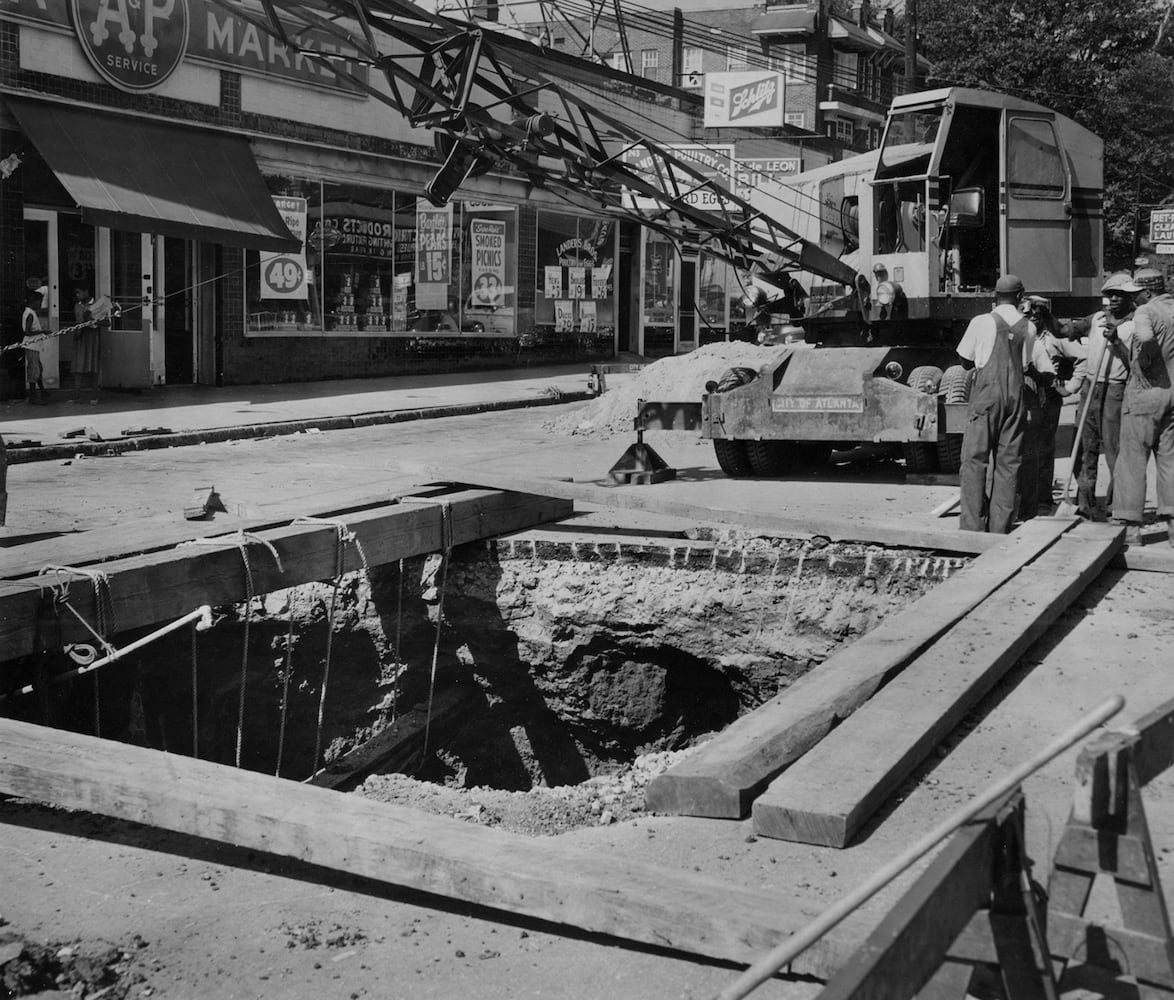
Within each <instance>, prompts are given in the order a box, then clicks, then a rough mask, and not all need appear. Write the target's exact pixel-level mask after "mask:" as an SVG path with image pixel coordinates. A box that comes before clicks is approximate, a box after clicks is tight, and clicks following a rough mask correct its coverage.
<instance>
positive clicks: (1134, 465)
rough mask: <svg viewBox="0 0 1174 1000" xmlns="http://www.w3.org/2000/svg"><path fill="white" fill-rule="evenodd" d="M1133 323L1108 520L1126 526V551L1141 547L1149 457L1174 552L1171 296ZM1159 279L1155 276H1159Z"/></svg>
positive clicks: (1150, 283)
mask: <svg viewBox="0 0 1174 1000" xmlns="http://www.w3.org/2000/svg"><path fill="white" fill-rule="evenodd" d="M1146 279H1147V280H1146V285H1145V287H1146V289H1147V291H1150V292H1151V294H1152V295H1153V297H1152V298H1150V299H1149V300H1148V301H1147V302H1145V303H1144V304H1143V305H1141V306H1139V307H1138V309H1137V311H1136V312H1135V313H1134V317H1133V324H1134V329H1133V350H1132V352H1131V364H1130V371H1129V380H1128V382H1126V384H1125V399H1124V402H1123V404H1122V407H1121V444H1120V451H1119V453H1118V455H1117V466H1116V468H1115V470H1114V478H1115V480H1116V484H1117V485H1116V490H1115V492H1114V497H1113V520H1114V521H1116V522H1118V523H1120V524H1124V525H1125V542H1126V544H1127V545H1140V544H1141V525H1142V521H1143V519H1144V514H1145V497H1146V470H1147V467H1148V465H1149V459H1150V455H1151V454H1152V455H1153V456H1154V463H1155V465H1156V466H1157V472H1158V475H1157V491H1158V497H1157V499H1158V517H1160V518H1162V519H1163V520H1165V522H1166V528H1167V537H1168V539H1169V541H1170V544H1171V545H1172V546H1174V388H1172V386H1174V296H1172V295H1170V294H1169V293H1168V292H1166V291H1165V290H1164V281H1163V282H1162V286H1161V287H1162V291H1160V292H1159V291H1158V287H1159V286H1158V279H1154V278H1152V277H1151V276H1148V275H1147V276H1146ZM1159 279H1160V275H1159Z"/></svg>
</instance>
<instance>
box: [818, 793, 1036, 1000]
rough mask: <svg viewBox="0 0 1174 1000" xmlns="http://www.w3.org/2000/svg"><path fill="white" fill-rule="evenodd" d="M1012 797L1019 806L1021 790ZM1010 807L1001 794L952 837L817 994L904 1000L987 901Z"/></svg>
mask: <svg viewBox="0 0 1174 1000" xmlns="http://www.w3.org/2000/svg"><path fill="white" fill-rule="evenodd" d="M1015 799H1016V808H1019V809H1021V808H1022V797H1021V796H1015ZM1008 811H1009V807H1008V802H1007V801H1006V800H1004V801H1003V802H1000V803H996V804H995V805H992V806H990V807H989V808H988V809H986V810H985V811H984V812H983V813H982V814H981V815H979V816H977V817H975V819H974V821H973V822H972V823H970V824H968V825H967V826H965V827H963V829H961V830H959V831H958V832H957V833H956V834H954V836H953V837H952V838H950V841H949V842H948V843H947V844H946V846H945V848H944V849H943V850H942V851H941V853H940V854H938V856H937V857H936V858H934V860H933V862H932V863H931V864H930V866H929V867H928V868H927V869H926V870H925V871H924V872H922V874H921V875H920V876H919V877H918V879H917V881H916V882H914V883H913V885H912V886H910V888H909V890H908V891H907V892H906V893H905V895H904V896H902V897H901V899H900V900H898V901H897V904H896V905H895V906H894V907H893V908H892V909H891V910H890V911H889V913H888V915H887V916H886V917H885V918H884V920H882V921H881V922H880V924H878V925H877V927H876V930H874V931H873V932H872V933H871V934H870V935H869V936H868V939H867V940H866V941H865V942H864V944H863V945H861V946H860V948H859V950H858V951H857V952H856V954H855V955H854V956H853V957H852V959H851V960H850V961H849V962H847V963H846V964H845V965H844V967H843V968H842V969H841V970H840V971H839V972H838V973H836V975H835V976H834V977H833V978H832V979H831V981H830V982H829V983H828V984H827V986H825V987H824V989H823V991H822V992H821V993H820V995H819V997H820V1000H904V998H907V997H911V996H912V995H913V994H914V993H916V992H917V991H918V990H919V989H921V987H922V986H924V985H925V984H927V983H928V982H929V981H930V980H931V979H932V978H933V975H934V973H935V972H936V971H937V969H938V967H939V966H940V965H941V964H942V962H943V959H944V958H945V955H946V953H947V951H948V949H949V948H950V945H951V944H953V942H954V940H955V939H956V938H957V937H958V935H959V934H961V933H962V931H963V930H964V929H965V928H966V926H967V924H969V923H970V920H971V917H972V916H973V915H974V913H975V911H977V910H979V909H980V908H982V907H984V906H986V905H987V904H988V903H989V901H990V896H991V874H992V872H991V861H992V859H993V857H994V850H995V844H996V836H997V833H998V826H997V823H998V821H999V818H1000V815H1001V814H1006V813H1007V812H1008ZM1004 818H1005V817H1004ZM989 958H990V959H991V960H993V959H994V952H993V950H992V952H991V954H990V956H989Z"/></svg>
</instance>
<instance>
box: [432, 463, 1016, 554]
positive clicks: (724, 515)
mask: <svg viewBox="0 0 1174 1000" xmlns="http://www.w3.org/2000/svg"><path fill="white" fill-rule="evenodd" d="M427 472H428V475H429V476H433V477H435V478H437V479H446V480H449V481H451V482H456V483H465V484H467V485H476V486H485V487H494V488H496V489H515V490H523V491H525V492H527V493H533V494H535V495H538V496H549V497H559V498H561V499H563V500H572V501H575V502H577V503H588V504H594V505H596V506H599V507H606V508H609V509H613V510H638V511H643V512H644V513H649V514H661V515H664V516H665V517H679V518H684V519H687V520H692V521H699V522H702V523H709V524H727V525H738V526H743V527H749V528H755V529H757V530H760V531H772V532H776V533H778V534H781V535H789V536H792V537H795V538H811V537H815V536H819V537H822V538H830V539H831V540H832V541H853V542H875V543H876V544H878V545H895V546H901V547H906V548H915V549H932V550H933V551H935V552H962V553H970V554H975V553H979V552H985V551H986V550H987V549H989V548H993V547H995V546H997V545H998V544H1000V542H1001V541H1002V539H1003V537H1004V536H1002V535H990V534H986V533H984V532H980V531H948V530H942V529H940V528H920V527H917V526H916V525H915V524H911V523H910V522H908V521H904V522H902V521H874V520H868V519H858V520H850V519H848V518H839V519H834V520H833V519H830V518H815V517H808V516H802V515H799V516H786V515H782V514H775V513H771V512H769V511H749V510H735V509H733V508H726V507H716V506H713V505H710V504H702V503H688V502H685V501H682V500H674V499H672V498H671V494H672V492H673V487H672V486H671V485H665V486H663V487H661V488H658V489H653V488H650V487H648V486H602V485H599V484H596V483H568V482H564V481H561V480H554V479H539V478H533V477H522V476H515V475H512V474H506V473H499V472H494V471H490V470H483V469H481V468H478V467H475V466H474V467H471V468H463V469H448V470H446V469H444V468H439V467H436V466H428V467H427ZM785 488H786V487H785V485H784V484H782V483H780V484H779V489H780V490H783V489H785Z"/></svg>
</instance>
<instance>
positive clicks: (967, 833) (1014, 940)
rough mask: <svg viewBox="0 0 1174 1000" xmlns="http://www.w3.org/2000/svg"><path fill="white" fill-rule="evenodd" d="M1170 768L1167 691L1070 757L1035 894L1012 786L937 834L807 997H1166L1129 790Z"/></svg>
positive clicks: (1154, 908)
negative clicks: (910, 880)
mask: <svg viewBox="0 0 1174 1000" xmlns="http://www.w3.org/2000/svg"><path fill="white" fill-rule="evenodd" d="M1172 765H1174V701H1171V702H1167V703H1166V704H1164V705H1162V706H1160V707H1159V708H1157V709H1155V710H1154V711H1153V712H1150V713H1149V714H1148V715H1146V716H1143V717H1142V718H1140V719H1138V720H1137V722H1136V723H1134V724H1133V725H1132V726H1130V727H1128V728H1125V729H1122V730H1109V731H1105V732H1102V733H1100V734H1098V735H1097V736H1096V737H1094V738H1093V739H1092V740H1090V741H1089V742H1088V743H1087V744H1085V746H1084V748H1083V749H1082V750H1081V752H1080V756H1079V757H1078V759H1077V764H1076V792H1075V800H1074V803H1073V807H1072V812H1071V815H1070V816H1069V818H1068V822H1067V824H1066V825H1065V827H1064V831H1063V833H1062V834H1061V837H1060V840H1059V843H1058V845H1057V848H1056V854H1055V858H1054V860H1053V865H1052V871H1051V875H1050V877H1049V880H1048V888H1047V893H1046V894H1044V893H1043V892H1042V891H1041V890H1040V887H1039V886H1038V885H1036V884H1035V883H1034V882H1033V881H1032V880H1031V878H1030V861H1029V860H1028V859H1027V856H1026V854H1025V852H1024V846H1023V845H1024V839H1023V799H1022V793H1020V792H1016V793H1014V794H1013V795H1012V796H1010V797H1008V798H1006V799H1004V800H1002V802H1000V803H996V804H995V805H994V806H992V807H990V808H988V809H987V810H985V811H984V812H983V813H980V814H979V815H978V816H977V817H976V819H975V820H974V822H973V823H971V824H970V825H968V826H967V827H965V828H964V829H962V830H961V831H960V832H959V833H957V834H956V835H955V836H954V837H953V838H952V839H951V840H950V842H949V843H948V844H947V845H946V847H945V849H944V850H943V851H942V852H941V853H940V854H939V855H938V857H937V858H936V859H935V860H934V861H933V863H932V864H931V865H930V866H929V867H928V868H927V869H926V870H925V872H924V873H923V874H922V875H921V877H920V878H919V879H918V880H917V881H916V882H915V883H914V885H913V886H912V887H911V888H910V889H909V891H908V892H907V893H906V894H905V895H904V896H903V897H902V898H901V900H900V901H899V902H898V903H897V905H896V906H895V907H894V908H893V909H892V911H890V913H889V914H888V916H886V917H885V919H884V920H883V921H882V922H881V923H880V925H879V926H878V927H877V928H876V929H875V930H874V931H873V933H872V934H871V935H870V936H869V938H868V939H867V940H866V941H865V943H864V944H863V945H861V947H860V948H859V949H858V950H857V951H856V953H855V954H854V955H853V957H852V958H851V959H850V960H849V961H848V963H847V964H845V965H844V966H843V967H842V968H841V969H840V971H839V972H838V973H837V974H836V975H835V976H834V977H833V978H832V979H831V980H830V981H829V982H828V984H827V986H826V987H825V988H824V990H823V992H822V993H821V994H820V1000H848V998H853V1000H863V998H868V1000H881V998H884V1000H909V998H912V997H917V998H918V1000H962V998H963V997H965V996H966V995H967V991H968V990H969V989H973V988H975V987H976V986H978V987H982V986H983V985H984V984H985V985H986V986H987V987H989V986H990V985H991V984H992V982H994V981H999V980H1001V984H1002V990H1003V994H1004V995H1005V996H1006V997H1007V998H1008V1000H1027V998H1035V997H1046V998H1053V997H1057V996H1060V995H1063V996H1081V997H1082V998H1086V1000H1095V998H1098V997H1103V998H1106V1000H1117V998H1126V997H1128V998H1151V997H1163V996H1166V997H1174V934H1172V933H1171V927H1170V917H1169V913H1168V912H1167V907H1166V902H1165V898H1164V896H1163V895H1162V886H1161V881H1160V879H1159V876H1158V866H1157V860H1156V856H1155V852H1154V846H1153V842H1152V840H1151V838H1150V833H1149V826H1148V824H1147V821H1146V815H1145V807H1144V805H1143V802H1142V796H1141V789H1142V788H1143V787H1144V786H1145V785H1146V784H1147V783H1148V782H1149V781H1151V780H1152V779H1153V778H1155V777H1156V776H1157V775H1159V774H1161V773H1162V772H1163V771H1164V770H1166V769H1167V768H1169V767H1170V766H1172ZM1098 878H1101V879H1103V880H1106V881H1111V883H1112V889H1113V896H1112V899H1113V901H1114V903H1115V907H1116V911H1117V912H1112V910H1113V908H1112V907H1106V906H1105V905H1104V903H1105V902H1106V899H1105V897H1107V895H1108V894H1107V893H1099V894H1098V895H1097V896H1096V897H1094V884H1095V883H1096V881H1097V879H1098ZM1106 888H1107V885H1106ZM1045 898H1046V901H1047V902H1046V910H1045V907H1044V902H1043V900H1044V899H1045ZM1045 954H1046V955H1048V956H1049V959H1048V960H1047V961H1045V960H1043V958H1042V956H1044V955H1045ZM980 992H982V993H983V995H985V994H986V992H989V990H981V989H980Z"/></svg>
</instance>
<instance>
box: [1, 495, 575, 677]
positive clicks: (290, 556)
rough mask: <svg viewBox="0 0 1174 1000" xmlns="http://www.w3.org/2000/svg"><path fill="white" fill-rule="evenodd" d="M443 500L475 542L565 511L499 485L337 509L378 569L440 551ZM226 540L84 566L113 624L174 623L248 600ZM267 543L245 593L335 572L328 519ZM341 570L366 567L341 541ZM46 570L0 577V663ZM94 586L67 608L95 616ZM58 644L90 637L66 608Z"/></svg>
mask: <svg viewBox="0 0 1174 1000" xmlns="http://www.w3.org/2000/svg"><path fill="white" fill-rule="evenodd" d="M443 504H447V505H448V508H449V511H450V515H449V516H450V519H451V537H452V543H453V544H454V545H463V544H466V543H468V542H475V541H481V540H484V539H487V538H493V537H495V536H497V535H500V534H505V533H507V532H511V531H518V530H520V529H522V528H528V527H532V526H534V525H537V524H544V523H546V522H548V521H557V520H559V519H561V518H564V517H568V516H569V515H570V513H571V504H570V503H568V502H567V501H565V500H558V499H551V498H549V497H538V496H529V495H527V494H523V493H513V492H506V491H502V490H494V489H490V490H484V489H456V490H452V491H445V490H441V489H425V490H421V491H419V492H418V493H415V494H412V495H410V496H408V497H404V498H402V501H401V502H400V503H395V504H387V505H384V506H380V507H375V508H372V509H369V510H362V511H357V512H354V513H348V514H342V515H337V516H336V517H335V518H333V519H332V520H337V521H340V522H342V523H344V524H345V525H346V527H347V528H348V529H349V530H350V531H352V532H354V534H355V536H356V538H357V539H358V542H359V545H361V547H362V553H363V556H365V557H366V559H367V562H368V564H369V565H372V566H378V565H382V564H385V563H389V562H395V561H396V560H399V559H406V558H410V557H412V556H420V555H426V554H427V553H430V552H439V551H441V550H442V549H443V547H444V532H443V531H442V523H441V522H442V513H441V509H442V505H443ZM222 537H223V539H224V542H223V544H211V545H209V544H195V545H181V546H178V547H176V548H171V549H167V550H165V551H162V552H152V553H148V554H146V555H141V556H135V557H133V558H129V559H119V560H116V561H114V562H110V563H104V564H101V565H97V566H90V567H87V568H88V569H90V570H100V571H101V572H103V573H105V574H106V576H107V579H108V582H109V587H110V595H111V598H112V602H113V609H114V618H115V620H116V621H117V623H118V628H119V630H125V629H133V628H139V627H141V626H144V625H154V624H156V623H158V622H163V621H172V620H174V619H176V618H179V617H181V616H182V615H184V614H187V613H188V612H189V611H191V610H192V609H193V608H196V607H199V606H200V605H201V604H209V605H212V606H214V607H215V606H218V605H224V604H234V603H238V602H240V601H243V600H245V598H246V596H247V589H246V577H245V572H244V563H243V559H242V556H241V551H240V547H239V544H238V542H237V539H238V538H239V536H236V535H228V536H222ZM256 537H257V538H259V539H263V540H264V541H265V542H267V543H268V544H269V545H271V546H273V549H274V550H275V551H276V553H277V556H278V558H279V559H280V562H281V566H280V568H279V567H278V563H277V560H276V559H275V558H274V556H273V554H272V553H271V552H270V551H269V550H268V548H267V547H266V546H265V545H262V544H257V543H253V544H250V545H249V547H248V557H249V569H250V573H251V576H252V582H253V586H252V592H253V593H254V594H267V593H270V592H271V591H274V590H282V589H284V588H287V587H294V586H298V585H300V584H304V583H310V582H311V581H314V580H329V579H332V578H333V577H334V576H335V574H336V572H337V560H338V534H337V529H336V528H335V527H334V525H333V524H326V523H319V524H314V523H303V524H296V523H291V524H287V525H286V526H284V527H280V528H273V529H270V530H267V531H263V532H259V533H257V536H256ZM342 563H343V565H342V569H343V572H353V571H355V570H358V569H361V568H362V566H363V557H362V556H361V555H360V553H359V548H358V546H356V545H354V544H351V543H345V544H344V545H343V560H342ZM55 582H56V580H55V577H54V576H52V575H48V576H41V577H35V578H32V579H29V580H5V581H0V661H3V660H10V659H14V658H16V657H19V656H26V655H28V654H30V653H33V652H35V651H36V648H35V647H36V631H37V615H38V612H39V610H40V608H41V604H42V600H44V599H47V598H43V596H42V595H43V594H44V595H47V594H48V593H49V590H50V587H51V585H52V584H53V583H55ZM93 590H94V588H93V586H92V585H91V583H90V581H89V580H87V579H86V578H85V577H81V576H79V577H75V578H74V580H73V583H72V584H71V586H70V590H69V600H70V604H71V605H72V606H73V607H74V608H75V609H76V610H77V612H78V613H79V614H80V615H81V616H82V617H83V618H85V619H86V620H87V621H89V622H91V623H92V622H94V621H96V620H97V614H96V611H95V608H94V593H93ZM60 621H61V641H62V642H63V643H66V644H68V643H72V642H88V641H91V639H92V637H91V636H90V634H89V633H88V632H87V631H86V630H85V628H84V627H83V626H82V624H81V623H80V622H79V621H77V619H76V618H75V617H74V616H73V615H71V614H68V613H63V614H62V615H61V616H60Z"/></svg>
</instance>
